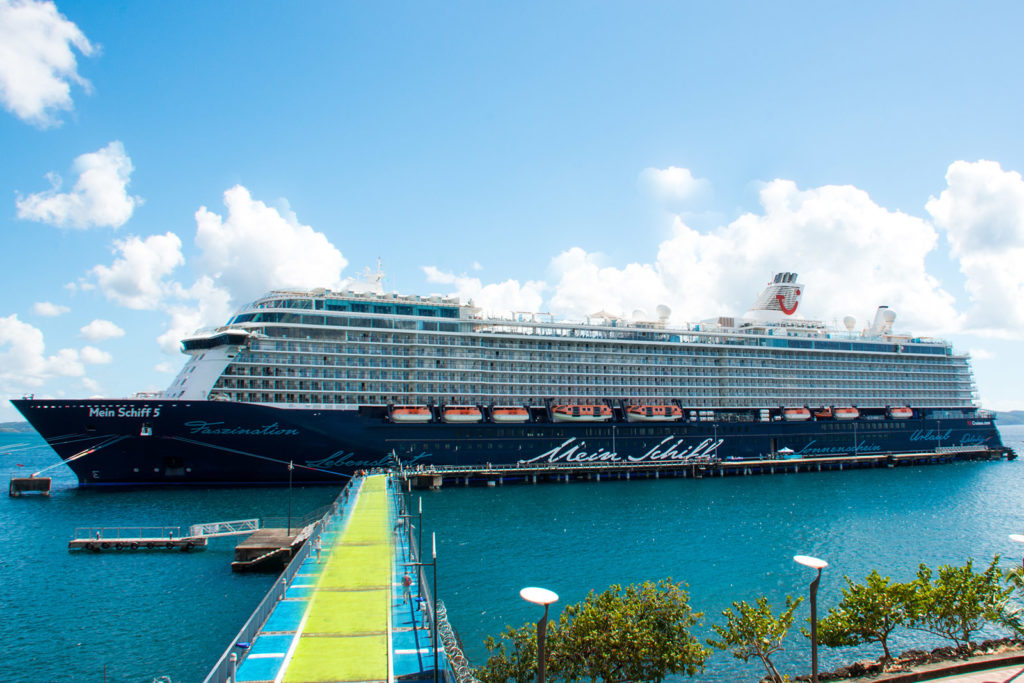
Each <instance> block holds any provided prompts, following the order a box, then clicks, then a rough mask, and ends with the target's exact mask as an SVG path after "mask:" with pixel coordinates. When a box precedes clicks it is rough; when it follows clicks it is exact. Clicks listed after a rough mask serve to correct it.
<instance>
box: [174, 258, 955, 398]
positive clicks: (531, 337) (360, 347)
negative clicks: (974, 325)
mask: <svg viewBox="0 0 1024 683" xmlns="http://www.w3.org/2000/svg"><path fill="white" fill-rule="evenodd" d="M802 291H803V287H802V285H800V284H799V283H797V280H796V274H794V273H780V274H778V275H776V276H775V277H774V278H773V281H772V282H770V283H769V285H768V288H767V289H766V290H765V292H764V293H762V295H761V296H760V297H759V298H758V300H757V302H756V303H755V305H754V306H753V307H752V309H751V311H750V312H748V313H747V314H746V315H745V316H744V318H742V319H739V320H733V319H729V318H720V319H717V320H715V321H708V322H703V323H698V324H691V325H685V326H682V327H672V326H670V325H669V324H667V323H666V321H665V318H666V317H667V314H665V315H661V314H659V318H661V319H660V320H658V321H654V322H624V321H622V320H620V319H616V318H613V317H600V316H597V317H596V318H595V319H594V322H593V323H590V322H588V323H572V322H555V321H552V320H550V319H544V318H543V317H541V318H540V319H538V316H526V315H517V316H516V319H497V318H486V317H481V316H480V313H479V311H478V310H477V309H475V308H473V307H471V306H467V305H462V304H460V303H459V301H458V300H457V299H454V298H443V297H409V296H399V295H396V294H381V293H377V292H353V291H345V292H331V291H326V290H315V291H312V292H299V291H294V292H287V291H278V292H271V293H270V294H267V295H266V296H264V297H262V298H260V299H258V300H257V301H255V302H253V303H251V304H249V305H247V306H245V307H244V308H243V309H242V310H241V311H240V312H239V313H238V314H237V315H236V316H235V317H234V318H232V320H231V321H230V323H229V324H228V325H227V326H225V327H223V328H219V329H217V330H214V331H211V332H207V333H205V334H204V335H197V336H195V337H192V338H190V339H187V340H185V342H184V345H185V350H186V352H187V353H189V354H190V356H191V358H190V360H189V362H188V363H187V364H186V366H185V368H184V369H183V370H182V371H181V373H180V374H179V375H178V377H177V379H176V380H175V382H174V384H173V385H172V386H171V387H169V388H168V389H167V391H165V392H164V396H165V397H167V398H199V397H215V398H222V399H226V400H232V401H242V402H251V403H262V404H272V405H278V406H283V407H304V408H309V407H322V408H324V409H354V408H357V407H359V406H378V405H420V404H435V405H445V404H470V405H513V406H514V405H527V406H537V405H543V404H545V402H549V401H556V402H557V401H562V402H569V403H586V402H604V401H609V400H622V401H625V402H627V403H641V402H651V401H653V400H655V399H657V400H660V401H662V402H664V401H677V402H678V403H679V405H681V406H683V407H684V408H687V409H689V408H693V409H741V408H747V409H758V408H765V407H778V406H859V407H861V408H864V407H879V408H881V407H886V406H892V405H909V406H915V407H930V408H949V409H957V408H973V407H974V382H973V377H972V375H971V370H970V366H969V362H968V357H967V356H966V355H962V354H956V353H954V352H953V350H952V348H951V346H950V345H949V344H948V343H947V342H943V341H938V340H933V339H922V338H914V337H906V336H901V337H896V336H893V335H892V334H891V324H892V319H893V318H894V314H893V313H892V312H891V311H889V310H888V309H882V310H880V312H879V314H878V316H876V323H875V324H873V325H872V326H871V328H870V330H868V331H867V332H865V333H864V334H862V335H859V336H857V335H854V334H852V333H851V332H849V331H843V332H840V331H830V330H828V329H826V327H825V326H824V325H822V324H821V323H819V322H814V321H806V320H802V319H799V317H798V316H797V315H796V311H797V308H798V304H799V300H800V296H801V294H802ZM666 310H667V309H666ZM879 321H880V322H879ZM850 327H851V325H850V324H849V321H848V328H850ZM218 335H220V336H219V337H218ZM217 339H221V340H223V341H224V344H218V343H216V342H215V341H212V340H217ZM208 354H210V355H208Z"/></svg>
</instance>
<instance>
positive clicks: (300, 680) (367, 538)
mask: <svg viewBox="0 0 1024 683" xmlns="http://www.w3.org/2000/svg"><path fill="white" fill-rule="evenodd" d="M390 531H391V529H390V525H389V523H388V498H387V478H386V477H385V476H383V475H376V476H372V477H368V478H367V479H366V480H365V481H364V482H363V485H362V488H361V490H360V492H359V499H358V501H357V502H356V508H355V510H353V512H352V516H351V518H350V519H349V521H348V524H347V526H346V527H345V531H344V533H343V534H342V535H341V536H340V538H337V539H336V540H335V542H334V545H333V546H331V547H330V548H325V550H327V553H326V562H327V564H326V566H325V567H324V571H323V572H322V574H321V576H320V580H319V581H318V582H317V585H316V588H314V589H313V595H312V597H311V599H310V604H309V608H308V610H307V612H306V616H305V618H304V620H303V625H302V628H301V635H300V636H299V638H298V642H297V644H296V645H295V647H294V650H293V653H292V656H291V661H290V662H289V663H288V666H287V670H286V672H285V674H284V677H283V680H284V681H285V682H286V683H326V682H328V681H388V680H389V679H390V669H391V666H390V652H389V645H390V637H389V628H390V623H389V620H390V605H391V555H392V547H391V543H392V539H391V533H390Z"/></svg>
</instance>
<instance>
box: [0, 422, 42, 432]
mask: <svg viewBox="0 0 1024 683" xmlns="http://www.w3.org/2000/svg"><path fill="white" fill-rule="evenodd" d="M33 431H35V430H33V429H32V425H30V424H29V423H28V422H0V434H29V433H31V432H33Z"/></svg>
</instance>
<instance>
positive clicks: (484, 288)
mask: <svg viewBox="0 0 1024 683" xmlns="http://www.w3.org/2000/svg"><path fill="white" fill-rule="evenodd" d="M423 272H424V273H425V274H426V276H427V282H433V283H437V284H445V285H452V286H453V287H454V289H455V292H454V293H455V294H456V295H457V296H458V297H459V298H460V299H461V300H462V301H463V302H469V301H470V300H472V301H473V304H474V305H476V306H477V307H479V308H480V309H481V310H482V311H483V312H484V313H486V314H489V315H498V316H508V315H511V314H512V313H513V312H515V311H539V310H540V308H541V305H542V303H543V300H544V297H543V295H542V293H541V292H542V291H543V290H544V287H545V285H544V283H543V282H538V281H533V280H531V281H528V282H526V283H525V284H520V283H519V281H518V280H506V281H504V282H499V283H494V284H489V285H485V284H483V283H482V282H481V281H480V279H479V278H474V277H466V276H465V275H454V274H453V273H448V272H444V271H441V270H439V269H438V268H436V267H434V266H424V267H423Z"/></svg>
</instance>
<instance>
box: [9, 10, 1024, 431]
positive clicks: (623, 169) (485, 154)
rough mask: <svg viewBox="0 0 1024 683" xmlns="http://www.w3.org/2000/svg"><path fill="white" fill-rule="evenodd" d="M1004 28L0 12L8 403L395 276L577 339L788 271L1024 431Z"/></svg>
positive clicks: (965, 13) (954, 17)
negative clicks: (568, 330) (553, 325)
mask: <svg viewBox="0 0 1024 683" xmlns="http://www.w3.org/2000/svg"><path fill="white" fill-rule="evenodd" d="M1022 14H1024V9H1022V7H1021V6H1020V5H1019V4H1016V3H995V2H992V3H984V4H981V5H974V6H970V7H967V6H964V5H962V4H954V3H939V2H920V3H911V2H906V3H896V4H895V6H889V5H888V4H883V3H867V4H863V3H862V4H860V5H850V4H838V3H824V4H823V3H774V4H769V3H699V4H698V3H653V2H652V3H624V2H623V3H612V2H578V3H573V2H560V3H527V2H516V3H497V2H492V3H480V2H473V3H455V2H446V3H428V2H416V3H342V2H323V3H316V2H303V3H278V4H271V3H251V2H244V3H243V2H237V3H231V2H215V3H205V2H203V3H200V2H195V3H173V4H167V3H139V2H122V3H113V2H110V3H97V2H59V3H57V4H56V5H54V4H52V3H37V2H28V1H26V0H18V1H13V0H0V104H2V105H3V108H4V111H3V112H0V150H2V159H3V163H2V164H0V187H2V191H0V198H6V199H3V201H5V202H7V204H6V209H5V210H3V211H0V231H2V235H3V237H2V240H3V241H2V243H0V246H2V248H3V251H4V252H5V254H6V258H5V263H4V266H5V267H4V269H3V274H2V276H0V277H2V278H4V282H5V284H6V287H4V293H5V297H4V303H3V305H2V306H0V396H2V397H5V398H9V397H14V396H20V395H22V394H24V393H35V394H37V395H46V396H63V397H78V396H92V395H102V396H126V395H130V394H132V393H133V392H135V391H142V390H154V389H161V388H163V387H165V386H166V385H167V384H169V383H170V381H171V379H172V377H173V373H174V372H176V371H177V369H178V367H179V366H180V365H181V364H182V363H183V359H184V357H183V356H181V354H180V353H178V352H177V350H176V347H177V339H178V338H180V336H181V335H183V334H187V333H188V332H190V331H191V330H192V329H194V328H196V327H199V326H210V325H216V324H219V323H222V322H224V320H226V318H227V316H228V315H229V314H230V312H231V310H233V309H234V308H235V307H236V306H237V305H239V304H240V303H242V302H245V301H247V300H249V299H252V298H254V297H255V296H257V295H258V294H260V293H261V292H262V291H264V290H266V289H270V288H280V287H301V288H308V287H316V286H334V287H341V286H344V284H345V283H346V281H348V279H349V278H352V277H355V276H358V274H359V273H360V272H361V271H363V270H364V269H365V268H366V267H371V266H375V264H376V259H377V258H378V257H380V258H381V259H383V264H384V269H385V271H386V273H387V279H386V280H385V284H386V285H387V286H388V287H389V288H390V289H395V290H397V291H400V292H402V293H407V294H428V293H445V294H459V295H461V296H464V297H466V298H473V300H474V302H476V303H478V304H480V305H482V306H483V307H485V308H486V309H488V310H490V311H493V312H495V313H501V312H503V311H511V310H544V311H551V312H552V313H554V314H555V315H556V316H558V317H562V318H567V319H580V318H582V317H583V316H585V315H586V314H587V313H593V312H596V311H598V310H602V309H603V310H608V311H612V312H618V313H622V314H626V315H630V314H631V313H632V311H634V310H643V311H647V312H653V310H654V307H655V306H656V305H658V304H666V305H668V306H670V307H671V308H672V310H673V316H672V318H673V320H674V321H676V322H685V321H688V320H695V319H701V318H705V317H711V316H716V315H719V314H727V315H739V314H742V312H743V311H744V310H745V309H746V307H747V306H748V305H749V304H750V303H751V302H752V301H753V298H754V297H755V295H756V294H757V292H758V290H759V289H760V287H761V286H762V285H763V284H764V282H765V281H767V279H768V277H769V276H770V275H771V273H772V272H774V271H778V270H786V271H797V272H799V273H800V274H801V281H802V282H803V283H804V285H805V286H806V294H805V296H804V300H803V304H802V306H803V307H804V311H805V313H806V315H807V316H808V317H815V318H820V319H823V320H826V321H832V320H837V319H842V318H843V316H845V315H853V316H854V317H856V318H857V320H858V326H863V325H865V324H866V323H867V322H868V319H869V318H870V316H871V315H872V313H873V311H874V309H875V307H876V306H877V305H879V304H887V305H890V306H892V307H893V308H894V309H895V310H896V311H897V314H898V316H899V317H898V318H897V322H896V330H897V331H898V332H907V333H913V334H923V335H931V336H939V337H943V338H947V339H951V340H952V341H953V342H954V344H955V347H956V348H957V349H958V350H960V351H964V352H971V353H972V354H973V355H974V357H975V361H974V368H975V377H976V379H977V383H978V389H979V393H980V399H981V401H982V403H983V404H984V405H985V406H986V407H990V408H995V409H1013V408H1024V400H1022V399H1021V398H1020V397H1019V392H1018V391H1017V387H1018V386H1020V385H1021V384H1022V382H1024V364H1022V362H1021V360H1020V357H1019V356H1020V354H1019V349H1020V343H1019V340H1020V339H1021V337H1022V335H1024V297H1022V296H1021V294H1022V293H1024V269H1020V268H1019V267H1018V264H1019V263H1020V259H1021V257H1022V256H1024V181H1022V179H1021V176H1020V173H1019V172H1020V171H1021V170H1022V169H1024V156H1022V153H1024V147H1022V145H1024V142H1022V140H1024V136H1022V135H1021V134H1020V130H1019V129H1020V112H1021V111H1022V106H1021V104H1022V103H1021V99H1022V93H1024V88H1022V87H1021V75H1020V74H1021V70H1020V67H1019V65H1020V64H1021V63H1024V59H1022V57H1024V55H1022V52H1024V49H1022V47H1021V41H1020V40H1019V37H1018V36H1017V28H1018V27H1019V26H1020V25H1021V24H1022V19H1024V17H1022ZM58 176H59V184H57V183H58ZM97 321H98V322H97ZM15 418H16V414H15V412H14V411H13V409H11V408H10V407H9V406H8V405H4V406H3V408H0V419H15Z"/></svg>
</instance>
